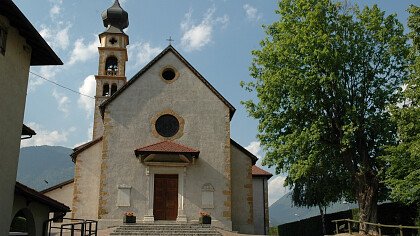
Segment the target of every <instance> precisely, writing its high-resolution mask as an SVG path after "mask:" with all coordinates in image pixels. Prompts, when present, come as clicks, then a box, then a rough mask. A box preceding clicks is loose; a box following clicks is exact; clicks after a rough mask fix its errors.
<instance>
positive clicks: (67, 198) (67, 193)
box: [44, 183, 74, 218]
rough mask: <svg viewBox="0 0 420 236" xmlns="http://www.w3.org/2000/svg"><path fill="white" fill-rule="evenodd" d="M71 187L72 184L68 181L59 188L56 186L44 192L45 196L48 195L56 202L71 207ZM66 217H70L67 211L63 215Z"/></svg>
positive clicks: (72, 186)
mask: <svg viewBox="0 0 420 236" xmlns="http://www.w3.org/2000/svg"><path fill="white" fill-rule="evenodd" d="M73 188H74V184H73V183H69V184H66V185H64V186H62V187H60V188H56V189H54V190H51V191H49V192H46V193H44V195H45V196H47V197H50V198H52V199H54V200H56V201H58V202H61V203H63V204H64V205H66V206H68V207H70V209H72V204H73ZM64 217H66V218H70V217H71V212H67V214H66V215H65V216H64Z"/></svg>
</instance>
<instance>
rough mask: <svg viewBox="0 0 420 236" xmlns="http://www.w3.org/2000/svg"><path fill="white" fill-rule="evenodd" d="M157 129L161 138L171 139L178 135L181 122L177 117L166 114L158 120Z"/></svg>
mask: <svg viewBox="0 0 420 236" xmlns="http://www.w3.org/2000/svg"><path fill="white" fill-rule="evenodd" d="M155 129H156V131H157V132H158V134H160V135H161V136H163V137H166V138H169V137H172V136H174V135H175V134H177V133H178V131H179V121H178V119H177V118H176V117H175V116H173V115H169V114H165V115H162V116H160V117H159V118H158V119H157V120H156V123H155Z"/></svg>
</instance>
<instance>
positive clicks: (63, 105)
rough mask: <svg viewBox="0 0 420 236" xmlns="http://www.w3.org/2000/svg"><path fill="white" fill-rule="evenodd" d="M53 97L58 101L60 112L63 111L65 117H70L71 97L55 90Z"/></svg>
mask: <svg viewBox="0 0 420 236" xmlns="http://www.w3.org/2000/svg"><path fill="white" fill-rule="evenodd" d="M52 95H53V97H54V98H55V100H57V103H58V107H57V108H58V110H59V111H62V112H63V113H64V115H65V116H68V115H69V104H70V99H69V97H67V96H65V95H64V94H63V93H59V92H57V90H55V89H54V90H53V92H52Z"/></svg>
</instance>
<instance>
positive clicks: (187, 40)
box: [181, 7, 229, 51]
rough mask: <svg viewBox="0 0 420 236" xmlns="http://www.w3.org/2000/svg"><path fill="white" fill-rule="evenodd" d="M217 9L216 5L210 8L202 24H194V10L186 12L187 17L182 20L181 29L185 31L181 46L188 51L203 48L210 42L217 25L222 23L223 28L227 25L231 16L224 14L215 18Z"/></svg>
mask: <svg viewBox="0 0 420 236" xmlns="http://www.w3.org/2000/svg"><path fill="white" fill-rule="evenodd" d="M215 11H216V8H215V7H212V8H210V9H208V10H207V12H206V13H205V14H204V16H203V19H202V21H201V22H200V24H194V21H193V20H192V19H191V16H192V10H190V11H189V12H188V13H186V14H185V19H184V20H183V21H182V22H181V30H182V32H183V35H182V38H181V46H182V47H183V48H184V49H185V50H186V51H194V50H201V49H202V48H203V47H204V46H206V45H207V44H208V43H210V42H211V40H212V34H213V28H214V26H215V25H221V26H222V28H224V27H226V26H227V24H228V22H229V17H228V16H227V15H224V16H222V17H216V18H215V17H214V16H213V15H214V13H215Z"/></svg>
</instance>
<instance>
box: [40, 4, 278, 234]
mask: <svg viewBox="0 0 420 236" xmlns="http://www.w3.org/2000/svg"><path fill="white" fill-rule="evenodd" d="M102 18H103V21H104V26H105V27H106V30H105V31H104V32H103V33H101V34H100V35H99V38H100V47H99V48H98V50H99V67H98V74H97V75H96V76H95V78H96V84H97V86H96V96H95V114H94V126H93V138H92V141H91V142H88V143H86V144H84V145H82V146H79V147H77V148H75V149H74V153H73V154H72V155H71V156H72V159H73V161H74V163H75V176H74V182H71V184H72V186H73V198H72V202H71V204H70V205H71V206H72V217H73V218H84V219H98V221H99V226H100V227H101V228H105V227H110V226H115V225H119V224H121V222H122V218H123V215H124V213H126V212H133V213H134V215H136V217H137V221H138V222H151V221H159V220H165V221H176V222H180V223H189V222H198V219H199V217H200V212H203V211H204V212H207V213H209V214H210V215H211V217H212V225H214V226H217V227H221V228H224V229H226V230H234V231H239V232H241V233H250V234H254V233H261V234H264V233H266V232H267V230H268V204H267V198H268V197H267V193H268V189H267V180H268V179H269V178H270V177H271V174H269V173H267V172H265V171H263V170H261V169H259V168H258V167H256V166H254V164H255V162H256V161H257V158H256V157H255V156H254V155H253V154H251V153H250V152H248V151H247V150H245V149H244V148H243V147H242V146H241V145H239V144H238V143H236V142H235V141H233V140H232V139H231V136H230V122H231V118H232V116H233V115H234V113H235V108H234V107H233V106H232V105H231V104H230V103H229V102H228V101H227V100H226V99H225V98H224V97H223V96H222V95H221V94H220V93H219V92H218V91H217V90H216V89H215V88H214V87H213V86H212V85H211V84H210V83H209V82H208V81H207V80H206V79H205V78H204V77H203V76H202V75H201V74H200V73H199V72H198V71H197V70H196V69H195V68H194V67H193V66H192V65H191V64H190V63H189V62H188V61H187V60H185V58H183V57H182V55H181V54H180V53H179V52H178V51H177V50H176V49H175V48H174V47H172V46H171V45H169V46H168V47H167V48H166V49H164V50H163V51H162V52H161V53H160V54H159V55H158V56H156V57H155V58H154V59H153V60H152V61H150V62H149V63H148V64H147V65H146V66H145V67H144V68H143V69H141V70H140V71H139V72H138V73H137V74H136V75H134V76H133V78H131V79H130V80H128V81H127V79H126V77H125V63H126V61H127V60H128V58H127V49H126V46H127V45H128V43H129V40H128V35H126V34H125V33H124V31H123V29H124V28H126V27H127V26H128V14H127V12H125V11H124V10H123V9H122V8H121V7H120V5H119V3H118V1H115V3H114V5H113V6H112V7H110V8H109V9H107V10H106V11H104V13H103V14H102ZM46 195H48V193H46Z"/></svg>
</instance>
